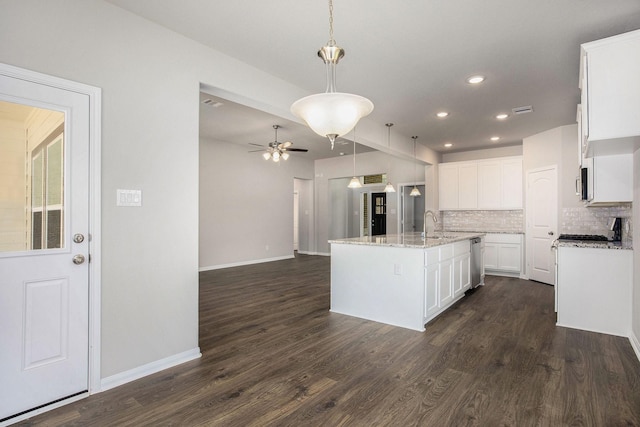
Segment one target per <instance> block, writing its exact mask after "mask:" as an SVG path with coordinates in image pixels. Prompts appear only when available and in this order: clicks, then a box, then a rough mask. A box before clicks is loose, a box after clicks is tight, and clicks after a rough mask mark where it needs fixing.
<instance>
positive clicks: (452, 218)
mask: <svg viewBox="0 0 640 427" xmlns="http://www.w3.org/2000/svg"><path fill="white" fill-rule="evenodd" d="M440 219H441V221H440V227H441V228H442V229H444V230H456V231H488V232H490V231H496V232H503V233H522V232H524V211H523V210H521V209H519V210H510V211H477V210H474V211H441V212H440Z"/></svg>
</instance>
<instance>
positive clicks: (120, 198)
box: [116, 189, 142, 206]
mask: <svg viewBox="0 0 640 427" xmlns="http://www.w3.org/2000/svg"><path fill="white" fill-rule="evenodd" d="M116 206H142V190H120V189H118V190H116Z"/></svg>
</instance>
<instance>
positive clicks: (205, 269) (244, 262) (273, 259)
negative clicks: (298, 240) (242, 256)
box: [198, 254, 294, 272]
mask: <svg viewBox="0 0 640 427" xmlns="http://www.w3.org/2000/svg"><path fill="white" fill-rule="evenodd" d="M293 257H294V256H293V254H291V255H284V256H279V257H273V258H262V259H252V260H249V261H240V262H232V263H229V264H218V265H210V266H208V267H200V268H198V271H200V272H202V271H209V270H219V269H221V268H229V267H240V266H243V265H251V264H262V263H263V262H272V261H282V260H283V259H291V258H293Z"/></svg>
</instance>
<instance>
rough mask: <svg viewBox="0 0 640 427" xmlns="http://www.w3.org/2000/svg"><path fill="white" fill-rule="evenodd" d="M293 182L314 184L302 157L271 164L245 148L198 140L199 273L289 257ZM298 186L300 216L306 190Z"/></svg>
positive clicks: (305, 242) (310, 168) (303, 242)
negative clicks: (299, 181) (305, 181)
mask: <svg viewBox="0 0 640 427" xmlns="http://www.w3.org/2000/svg"><path fill="white" fill-rule="evenodd" d="M294 178H304V179H313V161H311V160H307V159H305V157H304V154H297V153H294V154H293V155H291V157H290V158H289V160H287V161H280V162H279V163H274V162H273V161H270V160H269V161H266V160H264V159H263V158H262V155H261V153H249V152H248V149H247V148H246V147H245V146H241V145H238V144H231V143H226V142H219V141H210V140H202V141H200V221H199V223H200V244H199V248H200V252H199V267H200V269H201V270H207V269H212V268H220V267H227V266H230V265H239V264H243V263H255V262H260V261H268V260H273V259H282V258H291V257H293V192H294ZM300 187H302V188H299V189H298V191H300V193H301V194H300V200H301V202H300V204H301V206H300V210H301V211H302V214H303V216H304V212H305V210H306V211H308V210H309V207H308V206H307V205H306V203H305V201H306V200H308V196H307V193H306V192H307V191H308V190H307V189H306V188H305V187H306V186H304V185H301V186H300ZM302 226H303V227H304V221H303V224H302ZM301 234H302V235H303V237H304V238H302V239H300V240H301V241H300V248H301V251H303V252H305V251H308V250H309V248H308V244H309V242H308V238H306V236H307V235H308V232H307V233H305V232H304V231H303V233H301Z"/></svg>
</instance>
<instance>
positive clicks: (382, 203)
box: [371, 193, 387, 236]
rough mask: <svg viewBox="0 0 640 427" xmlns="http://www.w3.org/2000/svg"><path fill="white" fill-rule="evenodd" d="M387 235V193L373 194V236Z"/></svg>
mask: <svg viewBox="0 0 640 427" xmlns="http://www.w3.org/2000/svg"><path fill="white" fill-rule="evenodd" d="M382 234H387V193H372V194H371V235H372V236H380V235H382Z"/></svg>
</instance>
